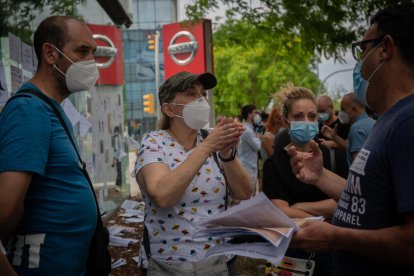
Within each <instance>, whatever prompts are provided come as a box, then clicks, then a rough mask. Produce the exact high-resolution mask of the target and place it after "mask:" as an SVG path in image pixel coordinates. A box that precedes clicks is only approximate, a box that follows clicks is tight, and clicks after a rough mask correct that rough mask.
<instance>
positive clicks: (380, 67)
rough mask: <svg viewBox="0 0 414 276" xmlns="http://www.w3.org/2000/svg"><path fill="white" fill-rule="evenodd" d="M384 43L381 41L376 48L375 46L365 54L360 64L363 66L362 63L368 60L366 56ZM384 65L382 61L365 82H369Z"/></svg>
mask: <svg viewBox="0 0 414 276" xmlns="http://www.w3.org/2000/svg"><path fill="white" fill-rule="evenodd" d="M383 43H384V41H382V42H381V43H380V44H378V45H377V46H375V47H374V48H372V49H371V51H369V53H368V54H367V56H366V57H365V58H364V59H363V60H362V62H361V63H362V64H364V61H365V60H366V59H367V58H368V56H369V55H370V54H371V53H372V52H373V51H374V50H375V49H376V48H378V47H379V46H380V45H381V44H383ZM383 64H384V61H383V62H381V64H380V65H379V66H378V67H377V69H375V70H374V72H373V73H372V74H371V76H370V77H369V78H368V79H367V82H369V81H370V80H371V79H372V77H373V76H374V75H375V73H376V72H377V71H378V70H379V69H380V68H381V66H382V65H383ZM361 70H362V66H361Z"/></svg>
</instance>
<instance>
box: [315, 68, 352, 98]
mask: <svg viewBox="0 0 414 276" xmlns="http://www.w3.org/2000/svg"><path fill="white" fill-rule="evenodd" d="M353 70H354V68H348V69H341V70H337V71H335V72H332V73H330V74H329V75H328V76H326V77H325V78H324V79H323V81H322V82H321V84H319V86H318V96H319V95H320V94H321V88H322V85H323V84H324V83H325V82H326V81H327V80H328V79H329V78H330V77H332V76H334V75H336V74H339V73H343V72H348V71H353Z"/></svg>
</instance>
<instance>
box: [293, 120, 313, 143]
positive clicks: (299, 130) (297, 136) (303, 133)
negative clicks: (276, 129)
mask: <svg viewBox="0 0 414 276" xmlns="http://www.w3.org/2000/svg"><path fill="white" fill-rule="evenodd" d="M318 133H319V127H318V123H317V122H307V121H292V122H291V123H290V137H291V138H292V140H293V141H294V142H295V143H296V144H298V145H304V144H306V143H308V142H309V141H310V140H312V139H313V138H315V136H316V135H317V134H318Z"/></svg>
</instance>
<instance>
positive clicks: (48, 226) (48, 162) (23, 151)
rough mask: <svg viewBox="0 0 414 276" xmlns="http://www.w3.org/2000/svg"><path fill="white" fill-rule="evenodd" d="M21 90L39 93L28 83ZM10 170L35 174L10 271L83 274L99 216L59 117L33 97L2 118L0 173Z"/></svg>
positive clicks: (17, 101)
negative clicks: (12, 268)
mask: <svg viewBox="0 0 414 276" xmlns="http://www.w3.org/2000/svg"><path fill="white" fill-rule="evenodd" d="M22 88H23V89H26V88H28V89H31V90H37V91H39V89H38V88H37V87H36V86H34V85H33V84H31V83H25V84H24V85H23V87H22ZM51 100H52V102H53V103H54V104H55V105H56V107H57V108H58V110H59V111H60V113H61V114H62V116H63V118H64V120H65V122H66V124H67V126H68V128H69V130H70V132H71V134H72V137H75V136H74V135H73V130H72V125H71V123H70V121H69V119H68V118H67V116H66V115H65V113H64V111H63V109H62V107H61V106H60V105H59V104H58V103H57V102H56V101H54V100H53V99H51ZM74 141H76V139H74ZM9 171H26V172H32V173H33V178H32V182H31V183H30V187H29V190H28V191H27V194H26V198H25V206H24V215H23V217H22V219H21V221H20V223H19V225H18V227H17V230H16V235H15V236H14V237H13V239H12V241H13V242H12V244H11V247H10V249H11V250H12V252H11V253H10V254H9V260H10V262H11V264H12V265H13V267H14V268H15V269H16V271H17V272H18V273H19V274H20V275H28V274H30V275H83V274H84V272H85V263H86V259H87V254H88V249H89V242H90V240H91V238H92V235H93V233H94V230H95V227H96V218H97V214H96V205H95V202H94V198H93V194H92V190H91V188H90V187H89V184H88V182H87V180H86V178H85V176H84V175H83V173H82V170H81V167H80V165H79V162H78V158H77V155H76V152H75V150H74V148H73V146H72V144H71V143H70V141H69V138H68V137H67V134H66V132H65V131H64V129H63V127H62V125H61V124H60V122H59V120H58V118H57V117H56V115H55V114H54V112H53V110H52V109H51V107H50V106H49V105H48V104H47V103H45V102H44V101H43V100H41V99H40V98H38V97H36V96H34V95H30V96H29V97H19V98H16V99H14V100H12V101H11V102H10V103H9V104H7V106H6V107H5V109H4V110H3V111H2V113H1V114H0V172H9ZM0 184H1V183H0ZM3 196H4V195H3Z"/></svg>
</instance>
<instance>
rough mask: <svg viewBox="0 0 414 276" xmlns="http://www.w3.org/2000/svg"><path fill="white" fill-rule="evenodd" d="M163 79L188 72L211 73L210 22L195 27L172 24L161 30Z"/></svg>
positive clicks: (211, 40) (205, 21) (211, 45)
mask: <svg viewBox="0 0 414 276" xmlns="http://www.w3.org/2000/svg"><path fill="white" fill-rule="evenodd" d="M162 35H163V43H164V68H165V69H164V70H165V78H166V79H167V78H169V77H171V76H172V75H174V74H176V73H178V72H181V71H188V72H192V73H195V74H199V73H204V72H211V73H213V38H212V30H211V21H210V20H207V19H203V20H202V21H201V22H200V23H197V24H195V25H184V24H183V23H180V22H178V23H172V24H167V25H164V26H163V28H162Z"/></svg>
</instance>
